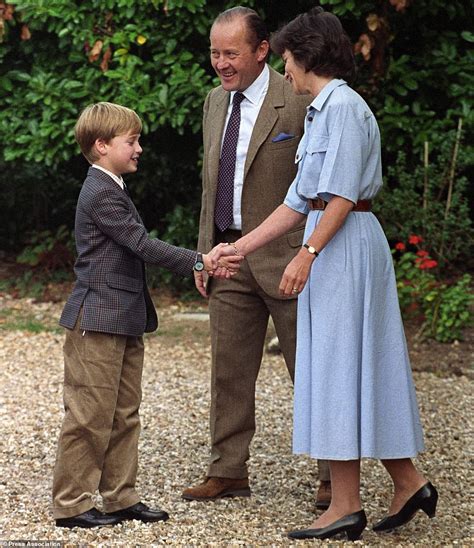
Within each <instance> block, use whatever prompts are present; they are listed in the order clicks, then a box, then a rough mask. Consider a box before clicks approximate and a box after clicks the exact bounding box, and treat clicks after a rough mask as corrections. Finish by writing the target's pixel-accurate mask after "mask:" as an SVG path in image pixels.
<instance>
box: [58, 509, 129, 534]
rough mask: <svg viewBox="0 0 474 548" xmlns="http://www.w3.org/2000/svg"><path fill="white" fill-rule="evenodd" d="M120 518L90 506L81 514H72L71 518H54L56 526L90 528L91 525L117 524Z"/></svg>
mask: <svg viewBox="0 0 474 548" xmlns="http://www.w3.org/2000/svg"><path fill="white" fill-rule="evenodd" d="M121 521H122V518H119V517H118V516H112V515H107V514H103V513H102V512H99V510H97V509H96V508H91V509H90V510H88V511H87V512H84V513H83V514H79V515H78V516H73V517H72V518H60V519H57V520H56V527H69V528H70V529H72V528H73V527H83V528H86V529H90V528H91V527H104V526H106V525H117V523H120V522H121Z"/></svg>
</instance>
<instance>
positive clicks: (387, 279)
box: [234, 7, 438, 540]
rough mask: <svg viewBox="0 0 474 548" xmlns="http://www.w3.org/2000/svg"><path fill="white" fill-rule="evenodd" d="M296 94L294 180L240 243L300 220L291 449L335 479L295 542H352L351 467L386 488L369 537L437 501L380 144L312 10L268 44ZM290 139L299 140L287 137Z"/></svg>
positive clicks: (338, 42)
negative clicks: (382, 210) (378, 207)
mask: <svg viewBox="0 0 474 548" xmlns="http://www.w3.org/2000/svg"><path fill="white" fill-rule="evenodd" d="M271 43H272V48H273V50H274V51H275V52H276V53H278V54H280V55H282V58H283V60H284V62H285V75H286V77H287V79H288V80H289V81H290V82H291V83H292V85H293V89H294V91H295V92H296V93H297V94H306V93H310V94H312V95H313V97H314V100H313V102H312V103H311V105H310V106H309V107H308V112H307V116H306V120H305V133H304V135H303V137H302V139H301V142H300V145H299V148H298V152H297V155H296V162H297V164H298V173H297V175H296V178H295V180H294V182H293V184H292V186H291V187H290V189H289V191H288V194H287V196H286V198H285V200H284V203H283V204H282V205H281V206H279V208H277V209H276V210H275V211H274V212H273V213H272V214H271V215H270V216H269V217H268V218H267V219H266V220H265V221H264V222H263V223H262V224H261V225H260V226H259V227H257V228H256V229H255V230H253V231H252V232H250V233H248V234H247V235H245V236H243V237H242V238H241V239H240V240H238V241H237V242H236V243H235V245H234V251H235V252H236V253H238V254H240V255H247V254H249V253H251V252H253V251H255V249H257V248H259V247H261V246H262V245H265V244H266V243H268V242H269V241H271V240H273V239H274V238H277V237H279V236H281V235H282V234H284V233H285V232H288V230H291V228H292V227H296V226H297V225H298V224H299V223H300V222H301V220H302V219H303V218H304V217H306V230H305V236H304V245H303V247H302V248H301V250H300V251H299V253H298V254H297V255H296V257H295V258H294V259H293V260H292V261H291V263H290V264H289V265H288V267H287V268H286V270H285V273H284V275H283V277H282V280H281V283H280V292H281V293H282V295H290V294H292V293H299V298H298V324H297V330H298V331H297V356H296V379H295V399H294V434H293V450H294V452H295V453H304V454H308V455H310V456H311V457H314V458H317V459H327V460H329V461H330V467H331V483H332V502H331V505H330V507H329V508H328V510H327V511H326V512H325V513H324V514H322V515H321V516H320V517H318V518H317V519H316V520H315V521H314V523H313V524H312V525H311V527H310V528H309V529H304V530H300V531H292V532H290V533H289V536H290V537H291V538H299V539H301V538H329V537H332V536H334V535H336V534H338V533H346V534H347V536H348V538H349V539H351V540H354V539H357V538H359V536H360V535H361V533H362V530H363V529H364V528H365V526H366V524H367V520H366V516H365V514H364V511H363V510H362V508H361V501H360V495H359V490H360V459H361V458H363V457H368V458H377V459H381V460H382V463H383V465H384V466H385V468H386V469H387V471H388V473H389V474H390V476H391V478H392V480H393V483H394V496H393V500H392V503H391V506H390V508H389V510H388V515H387V516H386V517H385V518H383V519H382V520H381V521H380V522H378V523H377V524H376V525H375V526H374V528H373V529H374V530H375V531H378V532H381V531H389V530H392V529H394V528H396V527H398V526H400V525H403V524H404V523H407V522H408V521H409V520H410V519H411V518H412V517H413V515H414V514H415V513H416V511H417V510H419V509H421V510H423V511H425V512H426V513H427V514H428V515H429V516H430V517H433V516H434V514H435V510H436V503H437V497H438V495H437V492H436V489H435V488H434V487H433V486H432V484H431V483H429V482H428V481H427V480H426V479H425V478H424V477H423V475H422V474H421V473H420V472H418V471H417V469H416V468H415V466H414V465H413V463H412V460H411V458H412V457H415V456H416V455H417V454H418V453H419V452H420V451H422V450H423V449H424V446H423V433H422V427H421V423H420V418H419V414H418V407H417V401H416V395H415V390H414V386H413V380H412V375H411V369H410V363H409V358H408V353H407V347H406V341H405V335H404V331H403V325H402V321H401V316H400V309H399V304H398V297H397V289H396V283H395V275H394V270H393V263H392V257H391V254H390V249H389V246H388V243H387V240H386V237H385V235H384V233H383V230H382V228H381V226H380V224H379V222H378V221H377V219H376V217H375V216H374V215H373V214H372V213H371V211H370V209H371V201H372V199H373V198H374V197H375V196H376V194H377V192H378V191H379V189H380V187H381V184H382V169H381V151H380V135H379V130H378V126H377V122H376V120H375V118H374V115H373V114H372V112H371V110H370V109H369V107H368V106H367V104H366V103H365V101H364V100H363V99H362V97H360V95H358V94H357V93H356V92H355V91H354V90H352V89H351V88H350V87H349V86H348V85H347V83H346V81H345V79H349V78H350V77H351V76H352V75H353V73H354V67H355V65H354V58H353V54H352V47H351V44H350V41H349V38H348V37H347V35H346V34H345V32H344V30H343V29H342V26H341V24H340V21H339V19H338V18H337V17H336V16H334V15H332V14H330V13H326V12H324V11H323V10H322V8H319V7H318V8H313V9H312V10H311V11H310V12H308V13H306V14H302V15H300V16H298V17H297V18H296V19H294V20H293V21H291V22H290V23H289V24H287V25H286V26H285V27H283V28H282V29H281V30H280V31H279V32H277V33H276V34H275V35H273V37H272V42H271ZM295 138H297V137H295Z"/></svg>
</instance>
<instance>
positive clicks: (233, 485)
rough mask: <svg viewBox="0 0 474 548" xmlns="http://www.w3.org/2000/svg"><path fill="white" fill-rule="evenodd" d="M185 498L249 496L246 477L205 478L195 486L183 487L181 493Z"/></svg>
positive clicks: (212, 498) (210, 498)
mask: <svg viewBox="0 0 474 548" xmlns="http://www.w3.org/2000/svg"><path fill="white" fill-rule="evenodd" d="M181 496H182V497H183V499H185V500H216V499H222V498H224V497H250V487H249V480H248V478H244V479H233V478H206V480H205V481H204V482H203V483H201V484H200V485H196V487H189V488H188V489H185V490H184V491H183V493H182V495H181Z"/></svg>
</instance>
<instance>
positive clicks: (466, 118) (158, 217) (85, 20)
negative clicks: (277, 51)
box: [0, 0, 474, 268]
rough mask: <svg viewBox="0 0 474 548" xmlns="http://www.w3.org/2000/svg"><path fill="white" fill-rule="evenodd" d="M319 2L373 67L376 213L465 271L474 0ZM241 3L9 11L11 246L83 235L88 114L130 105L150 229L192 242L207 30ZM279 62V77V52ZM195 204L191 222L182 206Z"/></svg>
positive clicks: (269, 0) (3, 99)
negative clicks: (81, 122) (96, 108)
mask: <svg viewBox="0 0 474 548" xmlns="http://www.w3.org/2000/svg"><path fill="white" fill-rule="evenodd" d="M240 3H241V4H244V5H249V6H252V7H255V8H256V9H257V10H258V11H259V12H260V13H262V15H263V16H264V17H265V19H266V20H267V23H268V27H269V28H270V29H276V28H277V27H279V26H280V25H281V24H282V23H283V22H285V21H288V20H290V19H291V18H293V17H294V16H295V15H296V14H298V13H300V12H303V11H306V10H308V9H310V8H311V7H313V6H314V0H295V1H294V2H292V3H281V2H277V1H276V0H249V1H242V2H240ZM320 3H321V4H322V5H323V6H324V7H325V9H327V10H330V11H333V12H334V13H335V14H337V15H338V16H339V17H340V18H341V20H342V22H343V25H344V27H345V28H346V30H347V31H348V33H349V35H350V37H351V39H352V41H353V43H354V47H355V51H356V52H357V62H358V67H359V72H358V78H357V80H356V82H355V83H354V85H355V87H356V89H357V90H358V91H359V92H360V93H361V94H362V95H363V96H364V97H365V98H366V99H367V101H368V102H369V104H370V105H371V107H372V108H373V110H374V111H375V113H376V115H377V119H378V122H379V125H380V128H381V132H382V142H383V150H384V166H385V170H386V174H385V178H386V183H387V184H386V189H385V191H384V195H383V197H382V198H383V200H381V201H380V207H379V211H378V213H379V216H380V218H381V220H382V222H383V224H384V227H385V228H386V230H387V232H388V234H389V237H390V238H392V239H399V238H405V237H406V236H407V235H408V234H409V233H411V232H417V233H421V234H423V236H424V237H425V240H426V242H427V244H428V245H429V248H430V249H431V250H432V252H433V254H434V256H435V257H436V259H437V260H439V261H440V265H441V266H442V267H443V268H444V267H445V266H446V265H447V264H456V263H457V264H463V261H464V260H466V259H467V258H468V257H469V255H470V250H469V238H471V237H472V232H471V230H472V229H471V228H470V222H469V213H470V211H469V208H468V199H469V198H472V197H473V196H472V190H471V191H469V189H468V187H467V181H468V179H469V177H470V176H472V171H473V168H472V165H473V159H474V153H473V149H472V147H470V146H468V143H469V142H472V139H471V137H472V127H473V124H472V122H473V113H472V95H473V93H474V91H473V90H474V76H473V74H474V71H473V67H474V53H473V49H472V42H473V41H474V34H473V33H472V30H471V29H472V24H471V23H472V6H471V3H470V2H468V1H467V0H456V1H454V2H451V3H447V2H445V1H444V0H417V1H416V2H415V1H414V0H377V1H376V0H358V1H355V0H320ZM235 4H236V3H235V2H232V1H228V2H217V1H215V0H186V1H184V0H147V1H141V0H10V2H9V3H3V2H0V103H1V105H2V110H1V112H0V139H1V142H2V155H1V157H0V192H1V193H2V197H3V198H4V201H5V204H6V206H5V210H4V213H5V218H4V222H3V223H2V228H1V229H0V246H1V247H2V248H4V249H10V250H17V249H18V248H19V247H20V246H21V245H22V244H24V243H26V242H25V235H27V234H28V233H30V232H31V231H37V232H39V231H42V230H49V231H51V233H53V234H54V233H55V231H56V230H57V228H58V227H59V226H61V225H63V224H65V225H67V226H68V227H69V229H72V225H73V219H74V204H75V200H76V197H77V194H78V191H79V188H80V185H81V182H82V180H83V178H84V174H85V170H86V167H87V165H86V162H85V161H84V160H83V159H80V157H79V155H78V149H77V146H76V145H75V144H74V140H73V127H74V123H75V120H76V119H77V116H78V114H79V112H80V111H81V109H82V108H83V107H84V106H85V105H87V104H89V103H91V102H95V101H99V100H108V101H113V102H117V103H121V104H124V105H127V106H130V107H132V108H134V109H135V110H136V111H137V112H138V113H139V115H140V116H141V118H142V120H143V124H144V132H143V133H144V136H143V139H142V143H143V145H144V150H145V154H144V155H143V161H142V162H141V167H140V171H139V173H138V174H137V175H134V176H133V178H131V181H130V185H129V186H130V187H131V190H132V194H133V197H134V200H135V202H136V203H137V206H138V209H139V210H140V212H141V213H142V216H143V218H144V220H145V223H146V225H147V226H148V227H149V228H150V229H151V228H155V229H157V231H158V233H159V234H163V235H167V236H169V237H171V236H172V235H171V234H167V233H166V223H168V222H170V220H171V221H172V224H173V223H175V222H176V223H178V222H182V223H183V224H182V226H181V227H180V228H179V229H178V228H176V230H175V234H176V235H177V238H179V239H180V240H179V241H176V243H181V244H185V243H186V242H187V241H189V240H192V241H193V237H194V236H195V233H196V231H197V228H196V225H197V219H198V211H199V205H200V177H199V170H200V162H199V153H200V125H201V111H202V103H203V100H204V97H205V95H206V93H207V91H208V90H209V89H210V88H211V87H212V86H213V85H215V83H216V79H215V77H214V74H213V71H212V69H211V66H210V63H209V60H208V33H209V29H210V25H211V22H212V20H213V18H214V17H215V16H216V15H217V13H218V12H220V11H222V10H223V9H226V8H228V7H231V6H232V5H235ZM271 62H272V64H273V65H274V66H276V67H278V68H280V69H281V62H280V60H279V59H276V58H271ZM460 120H461V122H462V131H461V132H460V133H458V132H457V128H458V124H459V121H460ZM425 143H428V144H427V145H426V144H425ZM456 143H457V145H456ZM455 146H457V147H458V152H457V154H456V158H455V155H454V147H455ZM426 148H428V150H429V158H428V161H427V162H426V161H425V159H426V158H425V157H424V150H425V149H426ZM424 158H425V159H424ZM426 180H428V185H427V186H428V190H426V185H425V181H426ZM450 189H451V190H450ZM469 192H471V194H469ZM448 201H449V208H448V209H449V211H448V215H447V216H446V218H445V212H446V205H447V203H448ZM180 208H183V209H180ZM181 210H185V211H186V218H184V217H180V214H179V213H177V212H179V211H181ZM173 212H175V213H173ZM169 215H171V216H172V217H169ZM176 226H177V225H176ZM188 232H192V236H191V237H190V238H189V239H187V238H186V236H187V235H188ZM463 234H464V239H463Z"/></svg>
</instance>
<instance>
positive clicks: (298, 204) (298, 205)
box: [283, 196, 309, 215]
mask: <svg viewBox="0 0 474 548" xmlns="http://www.w3.org/2000/svg"><path fill="white" fill-rule="evenodd" d="M283 203H284V204H285V205H286V206H287V207H289V208H290V209H293V210H294V211H297V212H298V213H302V214H303V215H308V213H309V206H308V200H302V199H301V198H296V197H295V196H287V197H286V198H285V200H284V201H283Z"/></svg>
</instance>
